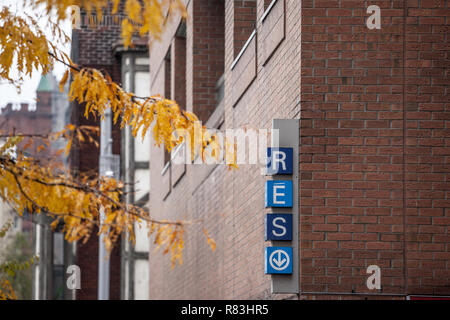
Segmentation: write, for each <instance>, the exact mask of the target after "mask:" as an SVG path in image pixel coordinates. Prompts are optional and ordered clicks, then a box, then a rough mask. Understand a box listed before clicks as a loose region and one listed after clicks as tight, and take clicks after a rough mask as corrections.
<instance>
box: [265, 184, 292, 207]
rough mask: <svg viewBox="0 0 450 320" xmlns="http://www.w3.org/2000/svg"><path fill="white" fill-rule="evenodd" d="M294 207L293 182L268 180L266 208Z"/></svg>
mask: <svg viewBox="0 0 450 320" xmlns="http://www.w3.org/2000/svg"><path fill="white" fill-rule="evenodd" d="M271 207H273V208H291V207H292V181H291V180H268V181H266V208H271Z"/></svg>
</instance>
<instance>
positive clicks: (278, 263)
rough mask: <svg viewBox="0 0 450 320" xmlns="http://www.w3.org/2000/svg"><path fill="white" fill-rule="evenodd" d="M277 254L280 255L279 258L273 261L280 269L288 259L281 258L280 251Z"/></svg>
mask: <svg viewBox="0 0 450 320" xmlns="http://www.w3.org/2000/svg"><path fill="white" fill-rule="evenodd" d="M277 254H278V257H277V258H276V259H275V258H274V259H272V261H273V262H275V264H276V265H277V267H278V268H280V267H281V266H282V265H283V264H284V263H285V262H286V259H285V258H283V259H282V258H281V251H278V252H277Z"/></svg>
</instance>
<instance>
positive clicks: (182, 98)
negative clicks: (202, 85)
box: [171, 22, 186, 110]
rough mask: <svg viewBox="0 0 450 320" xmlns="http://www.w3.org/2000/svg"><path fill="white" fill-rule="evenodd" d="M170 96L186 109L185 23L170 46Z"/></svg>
mask: <svg viewBox="0 0 450 320" xmlns="http://www.w3.org/2000/svg"><path fill="white" fill-rule="evenodd" d="M171 56H172V59H171V72H172V74H171V81H172V84H171V96H172V98H173V99H174V100H175V101H176V102H177V103H178V105H179V107H180V108H181V109H183V110H185V109H186V23H185V22H182V23H181V24H180V26H179V27H178V30H177V32H176V34H175V37H174V38H173V41H172V46H171Z"/></svg>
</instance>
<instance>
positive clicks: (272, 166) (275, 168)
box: [266, 148, 294, 175]
mask: <svg viewBox="0 0 450 320" xmlns="http://www.w3.org/2000/svg"><path fill="white" fill-rule="evenodd" d="M293 155H294V149H293V148H267V164H266V174H268V175H276V174H292V168H293V159H294V157H293Z"/></svg>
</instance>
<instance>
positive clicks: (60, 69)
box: [0, 0, 71, 107]
mask: <svg viewBox="0 0 450 320" xmlns="http://www.w3.org/2000/svg"><path fill="white" fill-rule="evenodd" d="M23 2H24V1H23V0H0V10H1V9H2V8H3V7H4V6H8V7H9V8H10V10H11V11H12V12H14V13H17V14H21V13H22V12H27V13H31V9H30V8H29V7H28V8H24V3H23ZM39 22H40V25H41V27H42V28H45V24H44V23H43V22H45V19H40V20H39ZM62 28H63V30H64V31H65V32H66V34H67V35H69V36H71V25H70V21H67V22H66V23H64V25H63V26H62ZM45 33H46V35H47V37H48V38H49V39H50V40H52V38H51V37H52V35H51V33H50V32H49V31H48V30H45ZM62 49H63V50H64V51H65V52H66V53H67V54H69V53H70V45H69V46H67V47H64V48H62ZM0 50H1V48H0ZM11 71H12V72H11V75H13V78H14V75H17V69H16V68H15V67H14V66H13V67H12V69H11ZM64 71H65V69H64V66H62V65H61V64H59V63H55V69H54V72H53V73H54V74H55V75H56V77H57V78H58V79H60V78H61V77H62V74H63V73H64ZM40 78H41V70H39V71H37V72H34V73H33V76H32V77H31V78H28V79H27V80H26V81H25V82H24V84H23V86H22V91H21V93H20V94H18V93H17V90H16V88H15V87H14V86H12V85H9V84H7V83H5V82H4V81H0V107H4V106H5V105H6V104H8V103H9V102H35V100H36V88H37V86H38V84H39V80H40Z"/></svg>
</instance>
